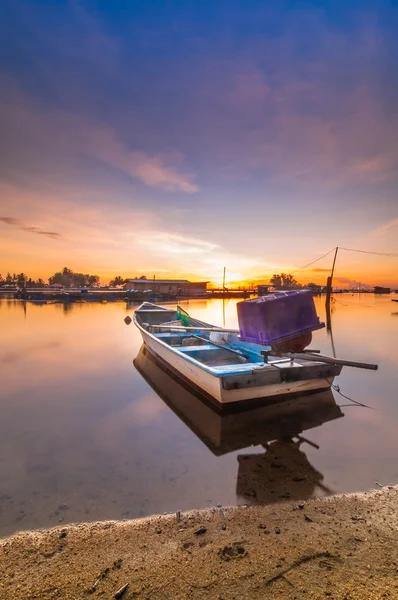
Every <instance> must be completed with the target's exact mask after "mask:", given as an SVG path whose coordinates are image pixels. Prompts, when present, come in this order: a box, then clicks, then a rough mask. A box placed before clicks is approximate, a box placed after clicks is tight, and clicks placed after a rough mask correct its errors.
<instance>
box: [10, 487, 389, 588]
mask: <svg viewBox="0 0 398 600" xmlns="http://www.w3.org/2000/svg"><path fill="white" fill-rule="evenodd" d="M397 502H398V488H397V487H394V488H392V487H390V488H388V489H387V488H383V489H382V490H380V491H376V492H370V493H366V494H356V495H349V496H335V497H330V498H325V499H315V500H310V501H306V502H305V503H304V502H303V503H299V504H297V503H291V502H287V503H285V504H278V505H276V504H273V505H268V506H256V507H247V508H245V507H239V508H237V507H234V508H222V507H217V508H214V509H211V510H204V511H193V512H189V513H184V514H181V515H180V514H179V513H177V514H173V515H164V516H154V517H150V518H146V519H141V520H135V521H122V522H120V521H119V522H115V521H112V522H101V523H85V524H80V525H71V526H68V527H62V528H61V527H59V528H55V529H49V530H40V531H35V532H22V533H18V534H15V535H13V536H11V537H8V538H4V539H2V540H0V598H1V599H3V598H4V599H7V600H22V599H24V600H27V599H29V600H33V599H36V598H40V600H47V599H57V600H58V599H66V598H68V599H69V600H72V599H82V598H83V599H84V598H87V599H90V598H92V599H93V600H96V599H97V598H101V599H111V598H113V597H115V594H116V597H120V598H123V600H132V599H133V598H137V599H140V600H141V599H142V600H143V599H151V600H155V599H164V598H168V599H173V600H176V599H179V598H192V599H194V600H198V599H200V598H206V599H214V600H230V599H236V600H243V599H251V600H256V599H260V598H261V599H263V598H273V599H275V598H283V599H285V600H293V599H302V598H305V599H308V598H316V599H321V598H334V599H341V600H343V599H346V600H348V599H349V600H351V599H358V600H368V599H376V598H377V599H381V598H396V599H398V512H397ZM127 584H128V585H127ZM126 585H127V588H125V589H124V586H126ZM118 592H119V595H118V594H117V593H118Z"/></svg>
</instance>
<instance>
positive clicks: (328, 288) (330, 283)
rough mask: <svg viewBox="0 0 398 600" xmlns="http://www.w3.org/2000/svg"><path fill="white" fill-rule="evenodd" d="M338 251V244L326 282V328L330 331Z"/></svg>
mask: <svg viewBox="0 0 398 600" xmlns="http://www.w3.org/2000/svg"><path fill="white" fill-rule="evenodd" d="M338 251H339V247H338V246H336V251H335V253H334V259H333V266H332V272H331V273H330V277H328V279H327V283H326V328H327V330H328V331H331V330H332V323H331V318H330V297H331V295H332V290H333V274H334V267H335V264H336V258H337V252H338Z"/></svg>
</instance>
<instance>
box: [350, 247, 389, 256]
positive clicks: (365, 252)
mask: <svg viewBox="0 0 398 600" xmlns="http://www.w3.org/2000/svg"><path fill="white" fill-rule="evenodd" d="M339 250H347V252H362V254H376V255H377V256H398V254H397V253H396V252H371V251H370V250H356V249H354V248H342V247H341V246H339Z"/></svg>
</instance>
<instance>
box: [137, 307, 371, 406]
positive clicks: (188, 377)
mask: <svg viewBox="0 0 398 600" xmlns="http://www.w3.org/2000/svg"><path fill="white" fill-rule="evenodd" d="M134 323H135V325H136V326H137V327H138V329H139V330H140V332H141V335H142V339H143V341H144V344H145V345H146V347H147V348H148V350H149V351H150V352H151V353H152V354H153V355H154V356H155V357H156V359H157V360H158V361H159V362H160V363H161V364H163V365H164V366H166V367H167V368H168V369H169V370H170V371H171V372H173V373H174V374H175V375H177V376H178V377H179V378H181V379H182V380H183V381H185V383H186V384H188V385H189V386H190V387H191V388H192V389H193V390H196V391H197V392H199V393H200V394H201V395H203V396H204V397H206V398H207V399H208V400H210V401H211V402H213V403H215V404H216V405H217V406H219V407H222V408H227V407H231V406H234V407H237V406H239V405H241V404H245V405H251V404H253V403H260V402H261V403H264V401H269V400H270V399H272V398H273V399H275V398H279V397H281V396H289V395H293V394H294V395H302V394H305V393H308V392H314V391H319V390H324V389H329V388H330V387H331V385H332V383H333V380H334V378H335V377H336V375H339V374H340V372H341V369H342V366H343V365H344V364H348V365H351V366H358V367H360V366H365V368H377V367H376V366H375V365H370V366H369V365H362V364H360V363H349V362H347V361H339V360H338V359H332V358H329V357H323V356H321V355H314V354H308V355H307V354H305V353H304V352H302V353H296V354H289V355H285V356H280V355H279V356H278V355H276V354H275V355H272V354H270V355H269V356H266V357H265V356H264V354H262V352H263V353H264V348H265V346H264V345H261V344H257V343H253V342H250V341H242V340H241V339H240V338H239V332H238V330H230V329H222V328H218V327H214V326H212V325H209V324H207V323H204V322H202V321H199V320H198V319H194V318H192V317H190V316H189V315H188V313H186V312H185V311H183V310H182V309H181V308H179V307H178V309H177V310H176V309H170V308H163V307H161V306H158V305H155V304H151V303H149V302H144V303H143V304H142V305H141V306H140V307H139V308H138V309H137V310H136V311H135V313H134Z"/></svg>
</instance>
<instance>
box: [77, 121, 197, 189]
mask: <svg viewBox="0 0 398 600" xmlns="http://www.w3.org/2000/svg"><path fill="white" fill-rule="evenodd" d="M85 137H86V148H87V150H88V151H89V153H90V154H91V155H92V156H94V157H96V158H97V159H98V160H100V161H102V162H103V163H105V164H108V165H111V166H112V167H115V168H117V169H120V170H121V171H123V172H125V173H127V174H128V175H130V176H131V177H134V178H136V179H139V180H140V181H142V182H143V183H144V184H145V185H147V186H149V187H158V188H161V189H163V190H166V191H170V192H185V193H187V194H193V193H194V192H197V191H198V190H199V188H198V186H197V185H195V184H194V183H193V181H192V180H193V175H192V174H189V173H180V172H179V171H177V170H176V169H175V168H172V167H169V166H166V164H165V161H164V159H163V158H162V157H160V156H151V155H149V154H147V153H146V152H138V151H136V150H130V149H128V148H127V147H126V146H125V145H124V144H123V143H122V142H121V141H120V139H118V137H117V136H116V133H115V132H114V131H112V129H111V128H109V127H103V128H99V129H97V130H95V129H91V130H90V129H87V130H86V134H85Z"/></svg>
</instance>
